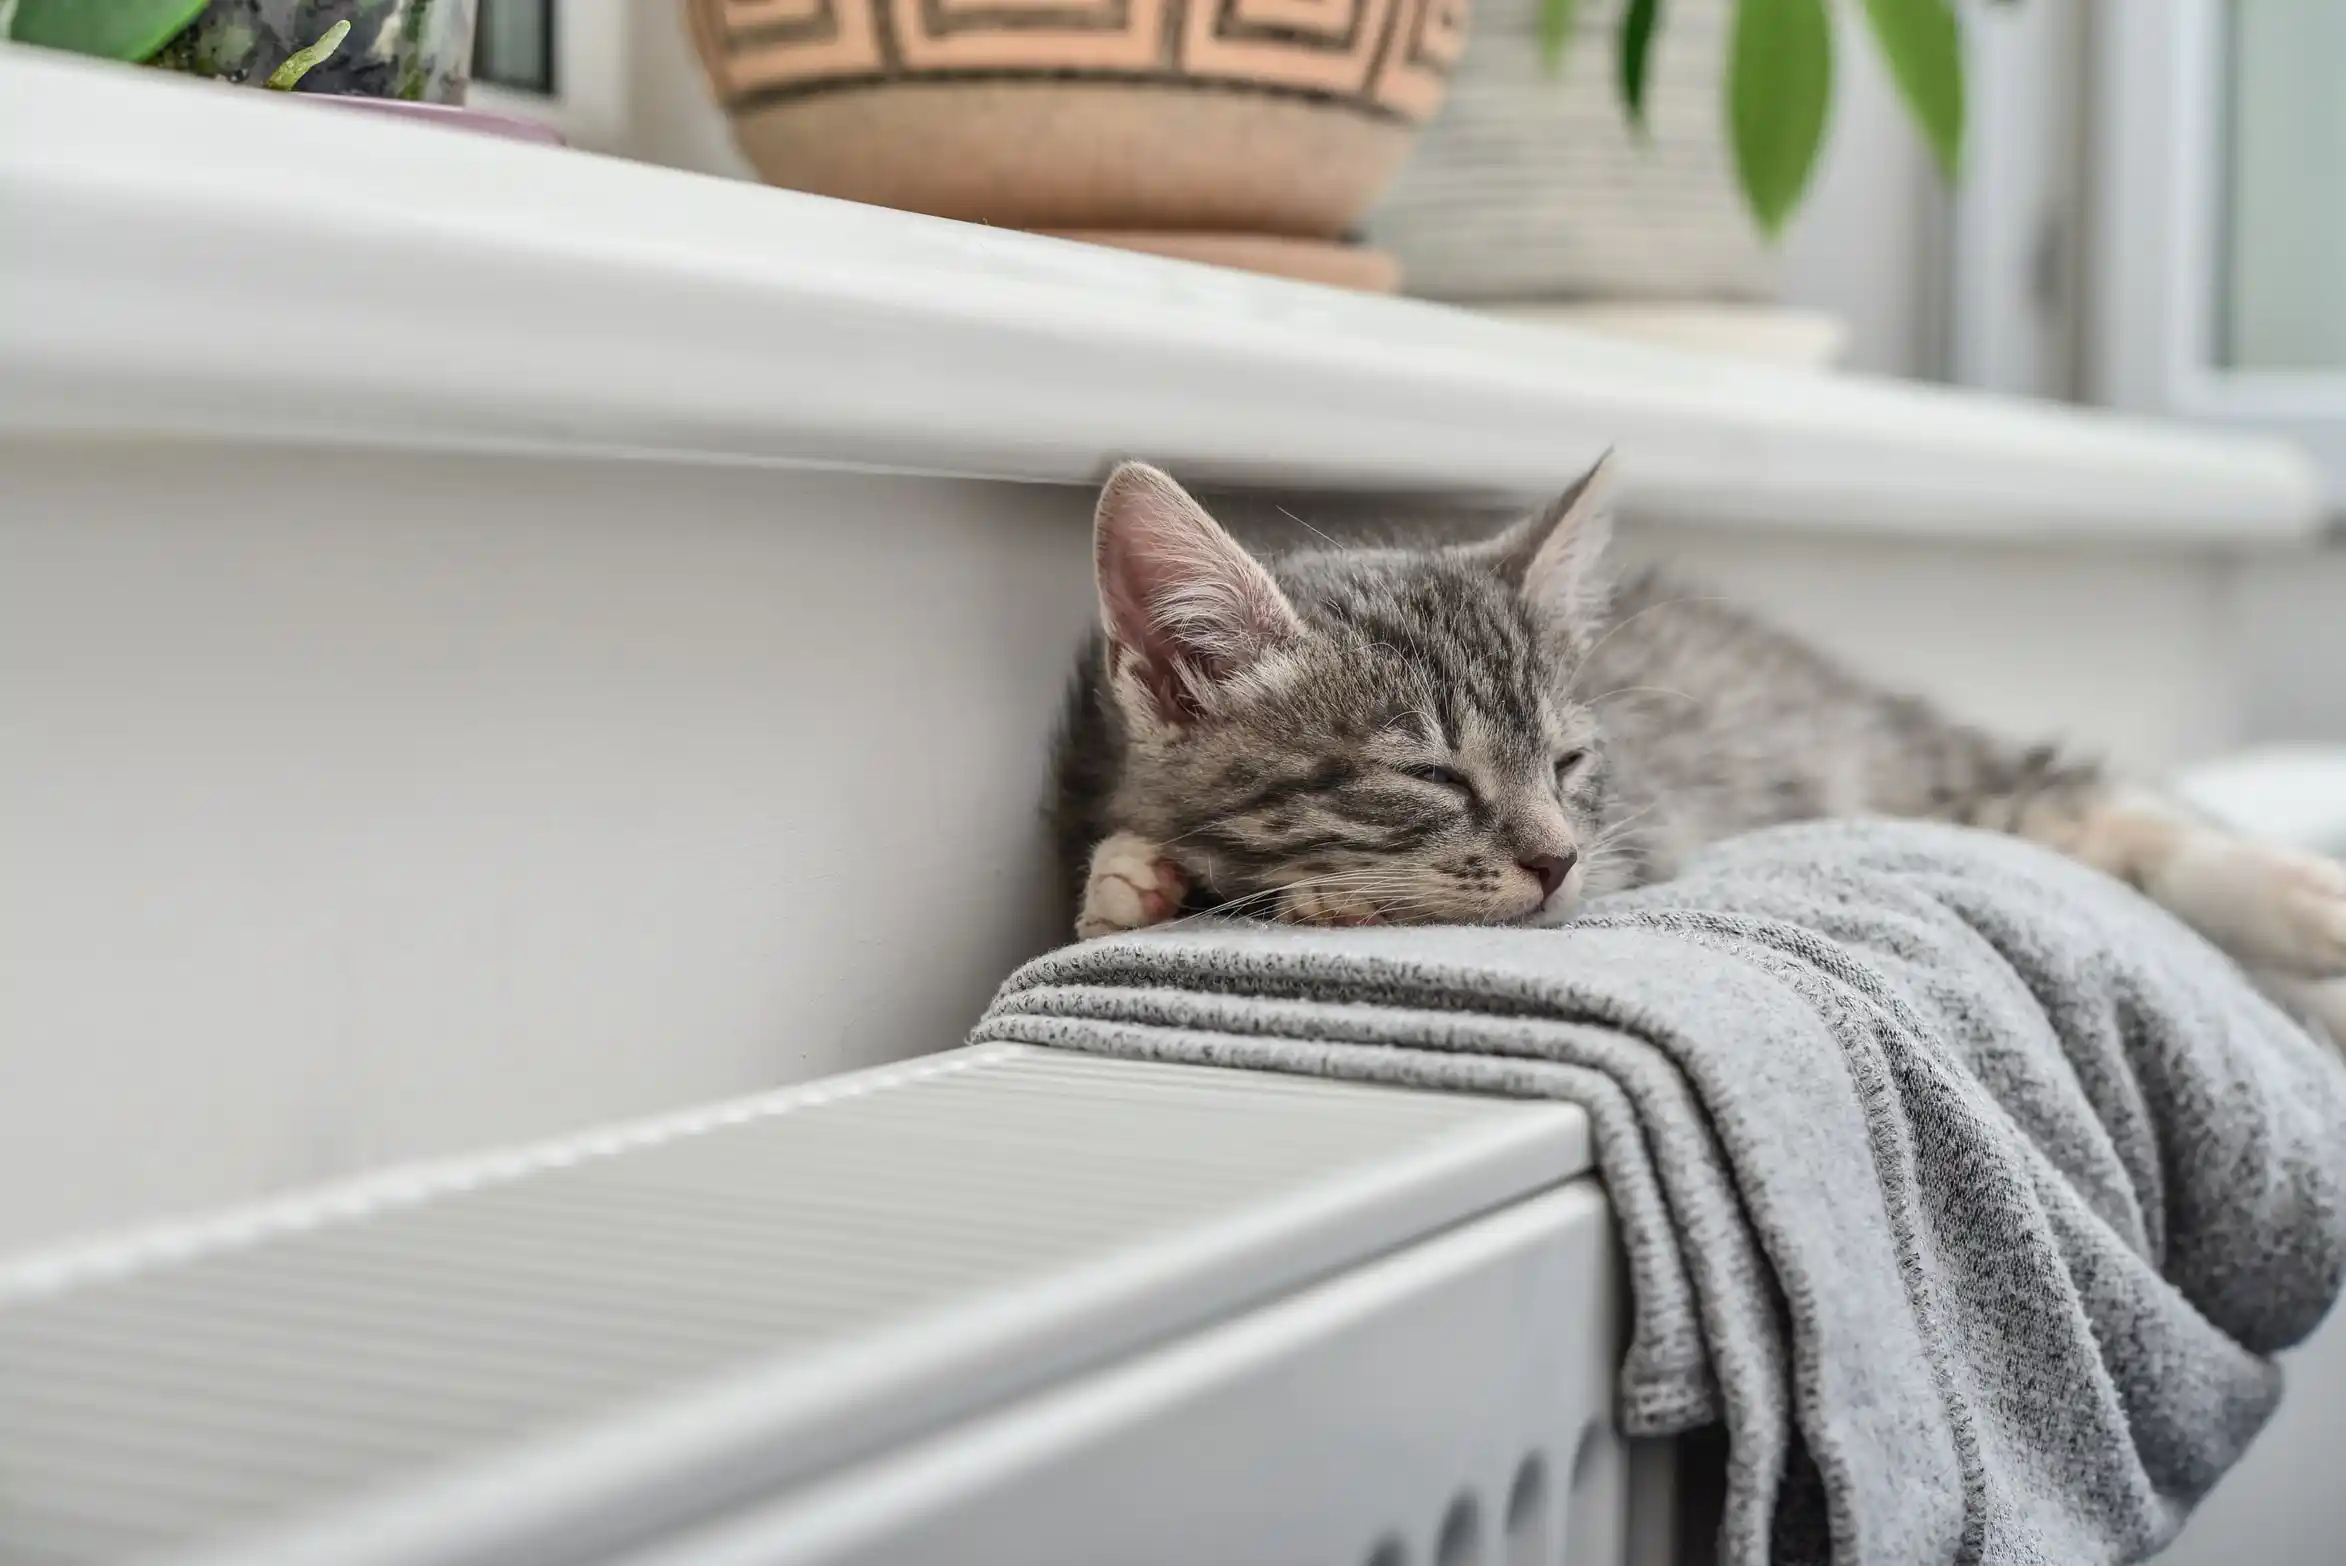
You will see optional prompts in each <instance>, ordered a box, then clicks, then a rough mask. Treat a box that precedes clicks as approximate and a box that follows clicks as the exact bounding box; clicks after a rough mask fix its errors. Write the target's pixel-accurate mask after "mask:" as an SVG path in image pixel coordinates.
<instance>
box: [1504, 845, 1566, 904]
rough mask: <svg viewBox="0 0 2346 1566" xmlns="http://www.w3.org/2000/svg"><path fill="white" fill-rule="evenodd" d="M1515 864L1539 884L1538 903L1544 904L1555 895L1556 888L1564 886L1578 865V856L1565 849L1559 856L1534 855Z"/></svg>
mask: <svg viewBox="0 0 2346 1566" xmlns="http://www.w3.org/2000/svg"><path fill="white" fill-rule="evenodd" d="M1516 863H1517V864H1519V865H1521V866H1522V867H1523V868H1524V869H1526V870H1528V871H1530V872H1531V874H1532V878H1533V879H1534V880H1536V881H1538V882H1539V883H1540V901H1542V902H1546V901H1547V900H1548V899H1549V898H1551V897H1553V896H1555V895H1556V888H1557V887H1559V886H1562V885H1563V884H1564V878H1565V877H1566V876H1568V875H1570V874H1571V873H1572V867H1573V866H1574V865H1576V864H1578V863H1580V855H1579V854H1577V853H1575V852H1574V851H1573V850H1571V849H1569V848H1567V849H1566V850H1564V852H1562V853H1560V854H1535V855H1533V856H1532V857H1531V858H1529V859H1518V860H1517V861H1516Z"/></svg>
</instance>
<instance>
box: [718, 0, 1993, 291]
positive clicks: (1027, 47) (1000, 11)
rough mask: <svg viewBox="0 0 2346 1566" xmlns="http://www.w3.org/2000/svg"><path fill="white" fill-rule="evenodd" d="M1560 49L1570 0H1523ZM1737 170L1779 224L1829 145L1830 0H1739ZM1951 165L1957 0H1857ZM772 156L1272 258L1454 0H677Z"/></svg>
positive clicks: (1645, 14)
mask: <svg viewBox="0 0 2346 1566" xmlns="http://www.w3.org/2000/svg"><path fill="white" fill-rule="evenodd" d="M1537 3H1538V4H1539V5H1540V6H1541V8H1542V9H1541V13H1540V23H1539V37H1540V42H1541V46H1542V49H1543V52H1544V53H1545V54H1546V56H1547V57H1548V59H1549V60H1550V62H1551V63H1553V62H1555V61H1558V60H1560V59H1561V57H1562V54H1563V50H1564V46H1565V42H1566V40H1568V39H1569V38H1570V36H1571V34H1572V32H1573V30H1574V23H1575V18H1576V13H1577V12H1578V10H1579V6H1578V4H1577V0H1537ZM1733 3H1734V5H1735V15H1734V19H1733V33H1734V37H1733V47H1732V50H1731V51H1730V53H1729V56H1728V60H1727V65H1726V68H1725V71H1724V75H1725V80H1726V116H1727V120H1728V123H1729V127H1730V130H1731V140H1732V144H1733V148H1734V162H1735V172H1736V176H1737V178H1738V181H1739V183H1740V187H1741V189H1742V191H1743V192H1744V197H1745V199H1746V201H1747V202H1748V204H1749V209H1750V212H1751V214H1752V216H1753V217H1754V218H1755V219H1756V221H1757V224H1758V226H1759V227H1760V228H1761V229H1762V230H1763V231H1764V232H1766V233H1767V234H1769V235H1773V234H1774V233H1775V232H1777V231H1778V230H1780V229H1781V227H1782V225H1783V223H1784V221H1785V219H1786V218H1787V217H1788V216H1789V215H1790V213H1791V211H1792V210H1793V208H1794V207H1795V206H1796V205H1797V203H1798V201H1799V198H1800V195H1801V192H1802V190H1803V188H1804V187H1805V185H1806V183H1807V180H1808V176H1809V173H1810V171H1811V169H1812V167H1813V166H1814V163H1815V160H1816V154H1817V150H1818V147H1819V146H1820V145H1821V142H1822V139H1823V135H1824V131H1825V125H1826V119H1827V110H1828V106H1829V103H1830V94H1831V86H1832V19H1831V16H1830V12H1829V6H1830V4H1831V0H1733ZM1861 4H1862V8H1863V10H1864V12H1865V15H1866V18H1867V21H1868V24H1869V25H1870V27H1871V29H1872V32H1873V34H1874V37H1875V39H1876V40H1877V42H1878V43H1879V45H1880V47H1881V48H1882V50H1883V52H1884V54H1885V56H1886V57H1887V59H1888V60H1889V62H1890V66H1891V69H1892V72H1893V74H1894V75H1895V76H1896V78H1897V80H1898V83H1899V86H1900V88H1901V89H1902V91H1903V93H1904V95H1905V98H1906V101H1907V102H1908V104H1909V105H1910V107H1911V108H1912V110H1913V112H1914V114H1915V117H1916V118H1917V120H1918V121H1919V122H1920V123H1921V125H1922V127H1923V129H1924V131H1925V133H1926V135H1927V137H1928V139H1929V141H1930V144H1931V146H1932V148H1933V150H1934V152H1935V153H1936V154H1937V156H1938V158H1939V161H1940V164H1941V166H1942V167H1943V168H1945V169H1947V170H1948V171H1949V172H1952V170H1953V168H1954V164H1955V159H1956V155H1957V149H1958V147H1959V146H1960V143H1961V138H1962V122H1963V85H1962V68H1961V56H1960V49H1959V39H1958V36H1957V27H1956V21H1955V16H1954V12H1953V10H1952V7H1951V0H1861ZM685 6H686V12H687V16H688V18H689V21H690V25H691V28H692V32H693V35H694V38H695V41H696V42H697V44H698V46H699V49H700V53H701V57H702V61H703V64H704V65H705V67H706V69H707V71H708V75H709V78H710V80H711V82H712V83H713V85H714V86H715V88H716V92H717V96H718V98H719V101H720V102H721V103H722V104H723V106H724V107H725V108H726V110H727V112H728V113H729V114H730V115H731V117H732V120H733V125H734V130H735V135H736V138H737V139H738V141H739V142H740V144H741V146H742V148H743V150H744V152H745V153H746V154H747V155H748V157H749V160H750V162H751V163H752V164H753V165H754V166H755V167H756V168H757V169H758V171H759V172H760V173H761V174H762V175H763V176H764V177H765V178H767V179H768V180H770V181H772V182H774V183H776V184H782V185H790V186H795V187H798V188H801V189H806V190H813V191H817V192H821V193H823V194H828V195H835V196H845V197H849V198H852V199H855V200H861V201H869V202H874V203H877V204H880V205H884V206H897V207H904V208H908V209H911V210H914V211H921V212H930V213H935V214H938V215H941V216H946V217H958V218H965V219H969V220H972V221H977V222H985V223H995V224H1002V225H1005V226H1012V227H1021V228H1033V229H1042V230H1046V231H1056V232H1079V233H1081V234H1082V235H1083V236H1084V237H1087V238H1093V239H1100V240H1105V241H1107V242H1110V243H1125V244H1131V245H1135V246H1138V247H1140V248H1149V249H1158V250H1167V251H1173V252H1175V253H1187V254H1207V253H1214V254H1218V255H1220V256H1222V257H1223V258H1225V259H1229V260H1232V261H1235V262H1238V263H1239V264H1246V263H1247V262H1248V260H1249V258H1250V254H1249V250H1248V244H1249V243H1250V242H1252V241H1256V240H1259V241H1262V243H1259V244H1258V245H1257V247H1256V250H1255V252H1254V253H1253V257H1252V259H1253V260H1254V261H1255V262H1256V264H1260V265H1262V266H1263V267H1265V268H1266V269H1268V270H1284V271H1304V272H1306V273H1310V272H1311V271H1312V270H1313V269H1312V267H1311V266H1309V265H1308V264H1299V262H1298V258H1301V261H1302V262H1304V263H1308V262H1309V261H1310V259H1311V257H1312V254H1313V252H1314V250H1315V248H1316V249H1319V250H1335V249H1339V248H1341V246H1340V241H1341V240H1342V239H1343V238H1344V236H1346V235H1348V234H1350V233H1352V232H1353V231H1354V230H1355V229H1356V228H1357V225H1358V224H1359V222H1360V220H1361V218H1362V215H1363V214H1364V213H1365V212H1366V211H1367V210H1368V209H1369V207H1370V206H1371V205H1372V204H1373V203H1374V202H1375V201H1376V199H1377V197H1378V196H1379V195H1380V194H1381V193H1382V192H1383V191H1384V189H1385V187H1386V186H1387V185H1388V184H1389V183H1390V182H1391V181H1392V179H1393V177H1394V175H1395V174H1396V172H1397V171H1398V170H1399V168H1400V166H1401V164H1402V161H1403V159H1404V157H1405V156H1406V154H1407V152H1408V149H1409V146H1410V144H1411V142H1412V140H1413V139H1414V138H1415V136H1416V134H1417V132H1418V131H1419V129H1420V128H1422V127H1423V125H1424V124H1425V123H1426V122H1427V121H1428V120H1429V119H1430V118H1432V116H1433V114H1434V111H1435V110H1436V109H1437V108H1438V107H1439V106H1440V104H1441V102H1442V98H1443V95H1444V92H1445V90H1446V88H1447V85H1448V80H1449V77H1450V73H1451V71H1452V68H1453V67H1454V66H1455V64H1456V63H1457V61H1458V59H1459V56H1460V53H1461V51H1462V48H1463V46H1464V41H1465V35H1466V23H1467V15H1466V6H1467V0H1315V3H1312V4H1308V5H1303V4H1298V3H1297V0H1069V3H1068V4H1065V5H1058V6H1052V7H1050V8H1048V9H1038V8H1037V7H1035V6H1033V5H1015V6H1009V7H1003V6H987V5H983V4H979V3H977V0H922V3H921V4H920V5H918V6H912V5H907V4H897V3H894V0H685ZM1664 21H1665V17H1664V7H1663V5H1662V3H1661V0H1623V3H1622V5H1621V9H1620V12H1619V23H1618V27H1617V36H1618V43H1619V57H1620V58H1619V71H1618V78H1619V85H1620V91H1621V94H1622V96H1623V99H1624V101H1625V102H1626V104H1627V105H1628V109H1629V113H1630V115H1631V117H1632V119H1633V120H1634V119H1639V118H1641V117H1642V115H1643V114H1644V111H1645V91H1646V85H1647V82H1648V77H1649V71H1650V65H1651V61H1652V58H1653V51H1654V47H1655V44H1656V41H1657V39H1658V38H1659V36H1660V34H1661V31H1662V28H1663V25H1664Z"/></svg>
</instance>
